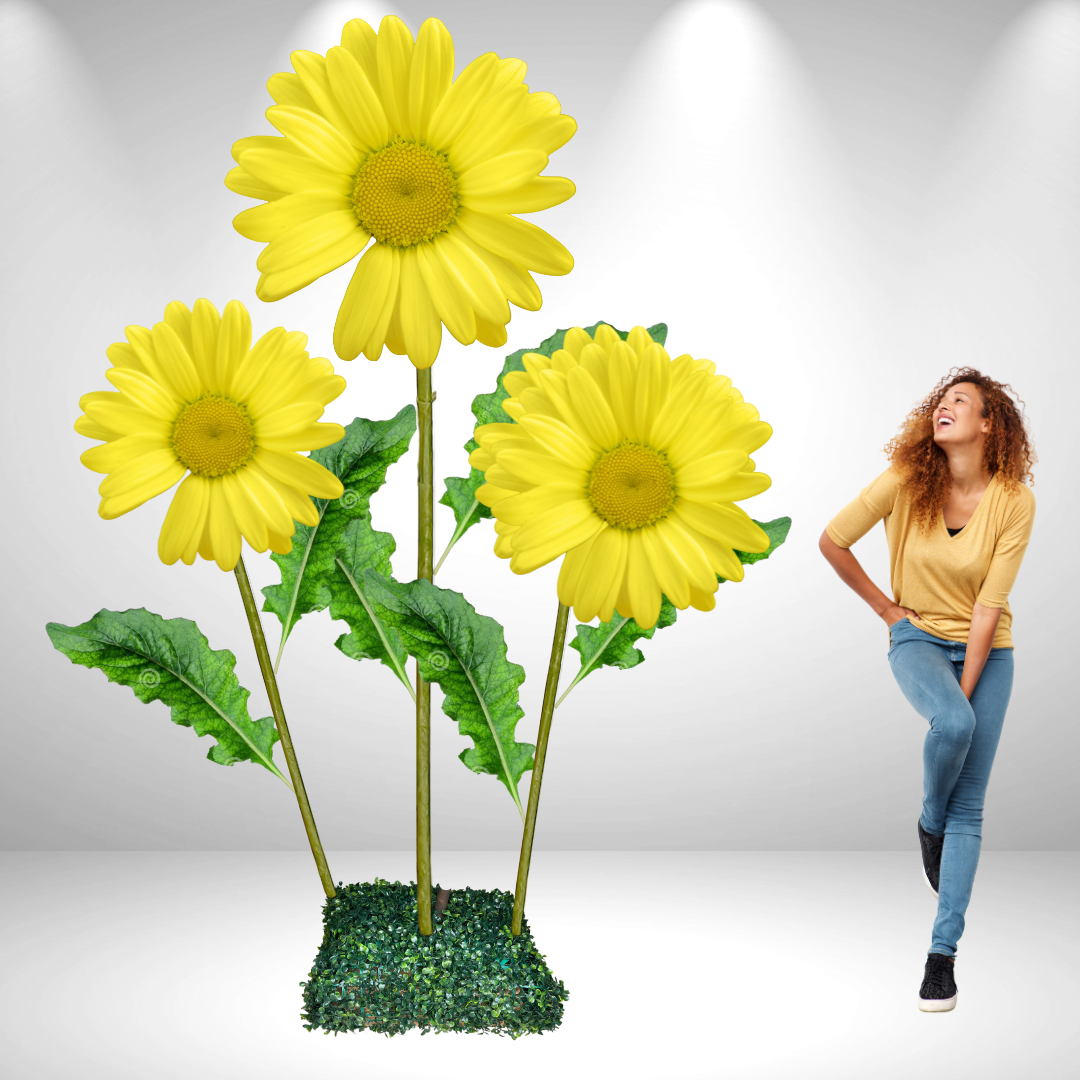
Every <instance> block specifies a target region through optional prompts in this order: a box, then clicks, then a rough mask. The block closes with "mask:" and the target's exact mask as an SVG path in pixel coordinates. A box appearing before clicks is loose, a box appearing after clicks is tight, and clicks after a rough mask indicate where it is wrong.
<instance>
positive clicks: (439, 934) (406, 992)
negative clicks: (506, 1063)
mask: <svg viewBox="0 0 1080 1080" xmlns="http://www.w3.org/2000/svg"><path fill="white" fill-rule="evenodd" d="M438 889H439V887H438V886H435V888H433V889H432V890H431V908H432V912H433V916H432V923H433V927H434V929H433V932H432V933H431V934H430V935H429V936H427V937H424V936H422V935H421V934H420V932H419V930H418V928H417V923H416V910H417V909H416V884H415V882H413V883H410V884H409V885H402V884H401V882H400V881H395V882H394V883H393V884H391V883H390V882H389V881H384V880H383V879H382V878H376V879H375V881H374V882H366V881H365V882H361V883H359V884H357V885H345V886H342V884H341V883H340V882H339V883H338V886H337V896H335V897H333V898H331V899H328V900H327V901H326V905H325V907H324V908H323V927H324V930H323V940H322V945H321V946H320V947H319V952H318V954H317V955H316V957H315V966H314V967H313V968H312V969H311V971H310V972H309V975H310V980H309V981H308V982H302V983H300V985H301V986H302V987H303V988H304V1010H303V1012H302V1013H301V1018H302V1019H306V1021H307V1022H306V1023H305V1024H304V1027H305V1028H306V1029H307V1030H308V1031H314V1030H315V1029H316V1028H321V1029H322V1030H323V1032H324V1034H327V1035H328V1034H330V1032H331V1031H332V1032H333V1033H334V1034H335V1035H337V1033H338V1032H339V1031H357V1030H368V1031H377V1032H379V1033H380V1034H383V1035H388V1036H392V1035H397V1034H404V1033H405V1032H406V1031H409V1030H410V1029H412V1028H415V1027H419V1028H420V1029H421V1034H422V1035H426V1034H427V1033H428V1032H429V1031H469V1032H475V1031H490V1032H493V1033H494V1034H496V1035H509V1036H510V1037H511V1038H512V1039H516V1038H517V1037H518V1036H519V1035H527V1034H529V1033H530V1032H533V1033H538V1034H542V1033H543V1032H545V1031H554V1030H555V1029H556V1028H557V1027H558V1026H559V1025H560V1024H561V1023H562V1015H563V1002H564V1001H566V999H567V998H568V997H569V996H570V994H569V991H567V990H566V988H565V987H564V986H563V984H562V981H561V980H556V978H555V976H554V975H552V973H551V971H550V970H549V968H548V966H547V964H546V963H545V962H544V957H543V954H541V953H540V952H539V951H538V950H537V948H536V944H535V942H534V941H533V939H532V934H531V933H530V931H529V922H528V920H527V919H525V920H523V922H522V928H521V934H520V935H519V936H518V937H514V936H513V934H512V933H511V931H510V922H511V917H512V915H513V910H514V897H513V894H512V893H509V892H501V891H499V890H497V889H496V890H487V889H454V890H453V891H452V892H450V895H449V900H448V902H447V903H446V907H445V910H444V911H442V912H438V911H436V900H437V897H438Z"/></svg>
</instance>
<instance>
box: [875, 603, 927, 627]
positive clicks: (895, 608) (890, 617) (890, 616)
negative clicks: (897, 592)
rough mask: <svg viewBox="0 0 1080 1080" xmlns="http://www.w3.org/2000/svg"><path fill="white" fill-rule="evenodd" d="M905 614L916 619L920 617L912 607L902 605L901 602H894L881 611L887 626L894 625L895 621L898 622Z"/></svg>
mask: <svg viewBox="0 0 1080 1080" xmlns="http://www.w3.org/2000/svg"><path fill="white" fill-rule="evenodd" d="M905 616H910V617H911V618H913V619H916V620H917V619H918V618H919V616H918V615H916V614H915V612H914V611H912V609H911V608H909V607H901V606H900V605H899V604H892V605H891V606H890V607H887V608H886V609H885V610H884V611H883V612H882V613H881V617H882V618H883V619H884V620H885V625H886V626H892V624H893V623H898V622H899V621H900V620H901V619H903V618H904V617H905Z"/></svg>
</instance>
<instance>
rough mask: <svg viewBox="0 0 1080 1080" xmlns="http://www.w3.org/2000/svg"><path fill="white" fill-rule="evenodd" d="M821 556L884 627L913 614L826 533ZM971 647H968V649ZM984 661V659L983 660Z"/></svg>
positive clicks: (821, 546)
mask: <svg viewBox="0 0 1080 1080" xmlns="http://www.w3.org/2000/svg"><path fill="white" fill-rule="evenodd" d="M818 547H819V548H820V550H821V554H822V555H824V556H825V558H826V559H828V561H829V564H830V565H831V566H832V568H833V569H834V570H835V571H836V572H837V573H838V574H839V575H840V579H841V581H843V582H844V584H845V585H848V586H850V587H851V588H852V589H853V590H854V591H855V592H856V593H858V595H859V596H861V597H862V598H863V599H864V600H865V601H866V602H867V603H868V604H869V605H870V606H871V607H872V608H873V609H874V614H875V615H879V616H880V617H881V618H882V619H884V620H885V623H886V625H888V626H891V625H892V624H893V623H894V622H898V621H899V620H900V619H902V618H903V617H904V616H905V615H913V616H914V617H915V618H916V619H917V618H918V615H916V614H915V612H914V611H912V610H911V608H906V607H901V606H900V605H899V604H894V603H893V602H892V601H891V600H890V599H889V598H888V597H887V596H886V595H885V594H884V593H883V592H882V591H881V590H880V589H879V588H878V587H877V586H876V585H875V584H874V583H873V582H872V581H871V580H870V578H869V577H867V575H866V571H865V570H864V569H863V568H862V567H861V566H860V565H859V560H858V559H856V558H855V556H854V555H852V554H851V551H850V549H848V548H842V547H841V546H840V545H839V544H838V543H836V541H835V540H833V538H832V537H831V536H829V534H828V531H826V532H823V533H822V534H821V539H820V540H819V541H818ZM970 647H971V646H970V645H969V646H968V648H970ZM983 659H984V660H985V657H984V658H983Z"/></svg>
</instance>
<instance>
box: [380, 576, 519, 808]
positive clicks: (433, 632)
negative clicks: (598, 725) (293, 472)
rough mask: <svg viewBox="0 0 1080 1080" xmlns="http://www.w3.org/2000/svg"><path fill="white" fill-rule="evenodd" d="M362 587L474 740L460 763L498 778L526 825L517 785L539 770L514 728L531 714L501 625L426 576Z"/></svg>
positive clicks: (422, 674) (448, 712) (464, 732)
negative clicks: (520, 691)
mask: <svg viewBox="0 0 1080 1080" xmlns="http://www.w3.org/2000/svg"><path fill="white" fill-rule="evenodd" d="M364 583H365V585H366V592H367V598H368V602H369V603H370V604H371V606H372V608H373V610H374V611H375V614H376V615H377V616H378V617H379V618H380V619H381V620H382V621H383V622H385V623H389V624H390V625H391V626H393V627H394V628H395V629H396V630H397V631H398V632H399V633H400V634H401V642H402V644H403V645H404V646H405V649H406V651H407V652H408V653H409V655H410V656H413V657H415V658H416V660H417V662H418V664H419V668H420V678H422V679H423V680H424V681H425V682H430V683H438V685H439V686H440V687H441V688H442V692H443V712H444V713H446V715H447V716H449V717H450V719H451V720H456V721H457V725H458V731H459V732H461V734H462V735H467V736H468V737H469V738H470V739H472V740H473V743H474V744H475V745H474V746H473V747H471V748H470V749H468V750H463V751H462V752H461V754H460V755H459V757H460V759H461V761H462V762H463V763H464V765H465V766H466V767H467V768H469V769H472V771H473V772H476V773H489V774H491V775H492V776H496V777H498V778H499V780H501V781H502V782H503V783H504V784H505V785H506V789H507V790H508V791H509V792H510V794H511V796H512V797H513V800H514V802H515V804H516V805H517V808H518V812H519V813H520V814H521V818H522V820H523V821H524V819H525V811H524V810H523V809H522V806H521V799H520V798H519V797H518V789H517V786H518V781H519V780H520V779H521V776H522V773H524V772H525V770H526V769H531V768H532V767H533V750H534V749H535V747H534V746H533V745H532V744H531V743H519V742H516V741H515V740H514V728H515V727H516V726H517V722H518V721H519V720H520V719H521V718H522V716H524V715H525V714H524V712H523V711H522V709H521V706H520V705H519V704H518V687H520V686H521V684H522V683H523V682H524V681H525V669H524V668H523V667H522V666H521V665H520V664H512V663H510V662H509V661H508V660H507V659H506V642H505V640H504V639H503V628H502V627H501V626H500V625H499V624H498V623H497V622H496V621H495V620H494V619H491V618H488V617H487V616H486V615H478V614H477V613H476V609H475V608H474V607H473V606H472V604H470V603H469V602H468V601H467V600H466V599H465V597H464V596H462V595H461V593H457V592H453V591H451V590H450V589H440V588H438V586H436V585H432V584H431V582H430V581H425V580H424V579H423V578H421V579H419V580H417V581H410V582H406V583H405V584H402V583H400V582H397V581H387V580H386V579H385V578H384V577H382V576H381V575H379V574H377V573H375V571H373V570H368V571H367V573H365V574H364Z"/></svg>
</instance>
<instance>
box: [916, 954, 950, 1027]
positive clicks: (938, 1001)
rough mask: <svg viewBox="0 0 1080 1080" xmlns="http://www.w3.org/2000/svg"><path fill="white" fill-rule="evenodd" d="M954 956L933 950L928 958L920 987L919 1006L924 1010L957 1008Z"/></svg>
mask: <svg viewBox="0 0 1080 1080" xmlns="http://www.w3.org/2000/svg"><path fill="white" fill-rule="evenodd" d="M953 962H954V961H953V958H952V957H951V956H946V955H945V954H944V953H936V952H932V953H930V955H929V956H927V958H926V974H924V975H923V981H922V986H921V987H920V988H919V1008H920V1009H921V1010H922V1011H923V1012H948V1011H949V1010H950V1009H955V1008H956V980H955V979H954V978H953Z"/></svg>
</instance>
